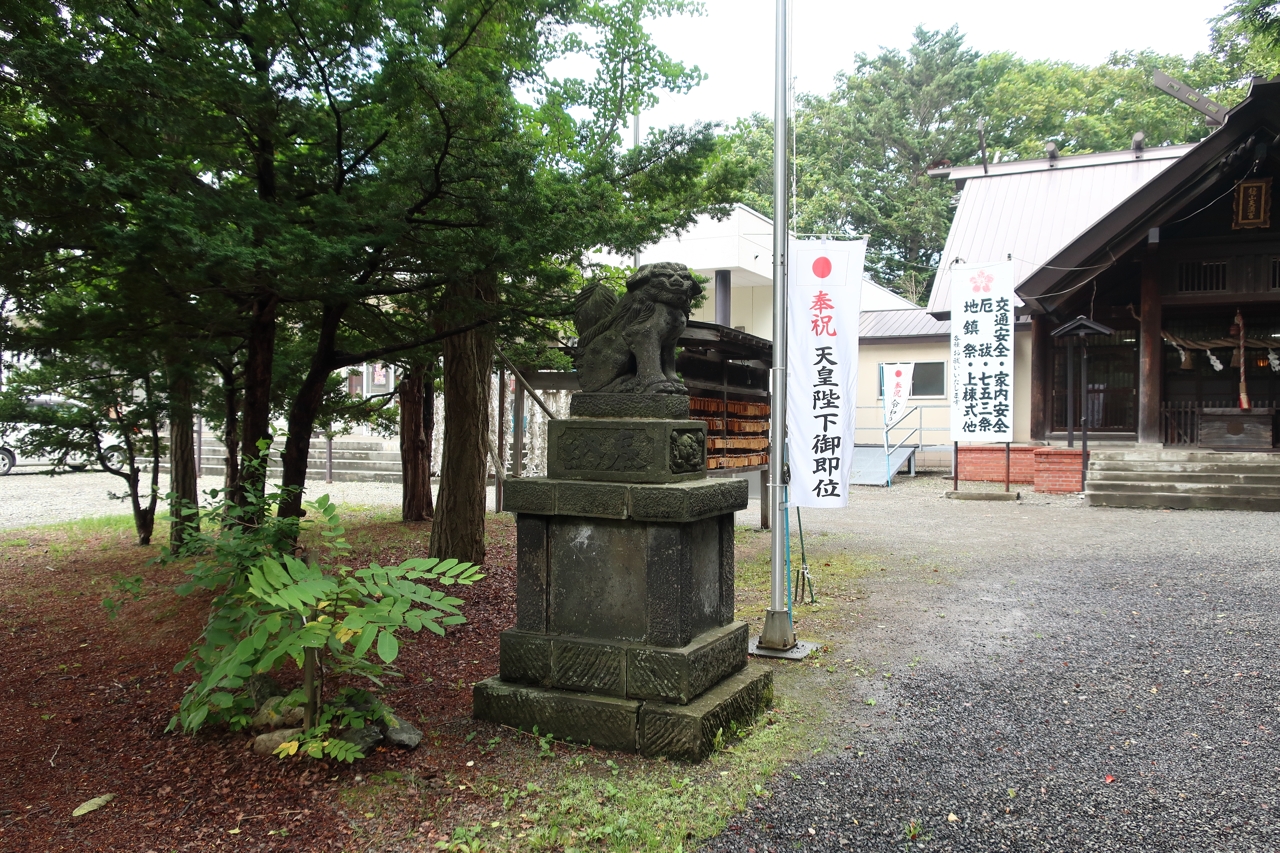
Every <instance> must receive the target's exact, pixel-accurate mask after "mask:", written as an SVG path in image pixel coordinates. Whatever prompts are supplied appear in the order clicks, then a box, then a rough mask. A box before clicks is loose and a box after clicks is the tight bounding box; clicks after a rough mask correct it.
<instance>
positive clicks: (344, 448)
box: [161, 433, 401, 488]
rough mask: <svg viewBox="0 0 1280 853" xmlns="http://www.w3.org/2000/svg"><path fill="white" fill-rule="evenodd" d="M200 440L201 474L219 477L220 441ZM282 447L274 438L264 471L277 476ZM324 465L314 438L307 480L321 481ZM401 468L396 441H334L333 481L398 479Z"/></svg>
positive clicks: (221, 461) (320, 442)
mask: <svg viewBox="0 0 1280 853" xmlns="http://www.w3.org/2000/svg"><path fill="white" fill-rule="evenodd" d="M201 443H202V447H201V451H202V453H201V456H200V476H201V477H211V478H217V479H221V478H222V476H223V472H224V471H225V468H226V457H225V456H224V453H225V451H224V450H223V447H222V442H220V441H218V440H217V439H216V438H214V437H213V436H211V435H210V434H209V433H205V435H204V438H203V441H202V442H201ZM283 451H284V442H283V441H277V442H276V443H275V444H274V445H273V446H272V448H271V456H270V457H269V458H268V465H267V472H268V473H269V474H270V475H271V476H273V477H279V476H280V473H281V470H282V469H281V465H280V454H281V453H282V452H283ZM325 466H326V463H325V441H324V439H322V438H313V439H312V440H311V450H310V452H309V453H308V454H307V481H308V482H309V483H313V484H314V483H323V482H324V480H325ZM161 470H166V471H167V470H168V464H167V463H166V464H164V465H162V466H161ZM400 470H401V469H400V448H399V443H398V442H397V441H394V440H385V441H384V440H383V439H381V438H377V437H370V438H364V439H360V438H352V437H347V436H344V437H342V438H336V439H334V441H333V480H334V482H336V483H347V482H366V483H370V482H371V483H399V482H400V479H401V474H400ZM200 485H201V488H208V487H207V486H205V485H204V483H203V482H202V483H201V484H200Z"/></svg>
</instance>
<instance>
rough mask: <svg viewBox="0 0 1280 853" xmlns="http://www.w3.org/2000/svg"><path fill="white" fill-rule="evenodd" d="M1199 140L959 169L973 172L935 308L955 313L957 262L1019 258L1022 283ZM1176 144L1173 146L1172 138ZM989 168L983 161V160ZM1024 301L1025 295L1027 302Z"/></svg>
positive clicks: (945, 255)
mask: <svg viewBox="0 0 1280 853" xmlns="http://www.w3.org/2000/svg"><path fill="white" fill-rule="evenodd" d="M1192 147H1193V146H1185V145H1179V146H1176V149H1177V150H1176V151H1174V150H1169V149H1157V150H1159V151H1161V152H1162V153H1163V154H1164V155H1176V156H1160V157H1143V158H1142V159H1137V158H1135V157H1134V156H1133V153H1132V152H1129V156H1128V157H1127V158H1124V159H1121V160H1119V161H1118V162H1117V161H1116V160H1115V159H1114V158H1100V157H1098V156H1097V155H1080V157H1079V158H1078V160H1079V162H1073V161H1076V160H1077V158H1075V157H1062V158H1059V159H1058V160H1057V161H1056V163H1057V164H1058V165H1055V166H1052V167H1050V166H1049V161H1048V160H1039V161H1035V162H1037V163H1039V164H1041V165H1040V168H1039V169H1036V170H1033V171H1016V172H1003V173H993V174H990V175H981V174H978V175H973V174H968V172H969V170H968V169H966V174H964V175H963V176H961V175H959V174H957V172H958V170H953V171H952V172H951V175H952V177H953V178H957V179H958V178H960V177H964V178H967V180H966V182H965V187H964V190H963V191H962V192H961V196H960V206H959V208H958V209H957V210H956V216H955V219H954V221H952V223H951V231H950V232H949V233H948V234H947V243H946V247H945V248H944V249H943V250H942V262H941V264H940V265H939V268H938V272H937V275H936V276H935V278H934V283H933V291H932V293H931V294H930V296H929V308H928V311H929V313H930V314H933V315H934V316H935V317H949V316H950V315H951V274H950V270H951V265H952V264H953V263H966V264H982V263H994V262H996V261H1003V260H1007V259H1009V258H1010V257H1012V260H1013V262H1014V265H1015V266H1014V280H1015V286H1016V285H1019V284H1022V282H1023V281H1025V280H1026V279H1027V278H1028V277H1029V276H1030V275H1032V274H1033V273H1034V272H1036V270H1038V269H1040V266H1041V265H1042V264H1044V263H1045V262H1046V261H1048V260H1049V259H1051V258H1052V257H1053V256H1054V255H1056V254H1058V252H1060V251H1061V250H1062V249H1063V247H1064V246H1066V245H1068V244H1069V243H1071V242H1072V241H1073V240H1075V239H1076V238H1077V237H1079V236H1080V235H1081V234H1083V233H1084V232H1085V231H1086V230H1088V229H1089V227H1090V226H1092V225H1093V224H1094V223H1095V222H1097V221H1098V220H1099V219H1101V218H1102V217H1103V216H1105V215H1106V214H1107V213H1109V212H1110V211H1111V210H1112V209H1114V208H1115V207H1116V206H1117V205H1118V204H1120V203H1121V202H1123V201H1124V200H1125V199H1126V198H1128V197H1129V196H1131V195H1133V193H1135V192H1137V191H1138V190H1139V189H1141V188H1142V187H1143V186H1145V185H1146V184H1147V183H1148V182H1149V181H1151V180H1152V179H1153V178H1155V177H1156V175H1159V174H1160V173H1161V172H1163V171H1164V170H1165V169H1167V168H1169V166H1170V165H1172V164H1173V163H1175V162H1177V157H1178V156H1181V155H1182V154H1183V153H1185V152H1186V151H1188V150H1190V149H1191V148H1192ZM1171 148H1173V146H1171ZM978 168H979V169H981V167H980V166H979V167H978ZM1019 304H1021V303H1019Z"/></svg>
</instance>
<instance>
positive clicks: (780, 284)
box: [759, 0, 796, 649]
mask: <svg viewBox="0 0 1280 853" xmlns="http://www.w3.org/2000/svg"><path fill="white" fill-rule="evenodd" d="M777 5H778V9H777V11H778V21H777V34H776V35H777V41H776V44H775V46H774V69H773V86H774V90H773V370H772V371H771V372H772V376H773V399H772V403H773V406H772V407H771V408H770V410H769V437H770V447H769V499H770V501H769V502H770V515H771V518H770V539H771V541H770V545H771V548H770V564H769V566H770V572H769V584H770V590H769V609H768V610H766V611H765V614H764V630H763V631H762V632H761V634H760V642H759V645H760V646H761V647H763V648H766V649H789V648H791V647H792V646H794V645H795V644H796V634H795V630H794V628H793V627H792V624H791V611H790V610H789V609H788V607H787V592H786V586H787V564H786V549H787V540H786V529H785V528H786V525H785V522H784V519H785V517H786V516H785V513H786V512H787V508H786V507H785V506H783V500H782V494H783V492H782V483H783V481H782V476H783V465H784V464H785V459H784V454H783V450H784V448H785V447H786V425H787V236H788V235H787V222H788V216H787V192H788V190H789V188H790V183H789V181H788V171H789V170H788V169H787V0H777Z"/></svg>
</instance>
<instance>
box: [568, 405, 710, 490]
mask: <svg viewBox="0 0 1280 853" xmlns="http://www.w3.org/2000/svg"><path fill="white" fill-rule="evenodd" d="M607 396H620V395H607ZM706 472H707V425H706V424H704V423H703V422H702V421H688V420H680V421H677V420H658V419H651V420H610V419H607V418H569V419H567V420H555V421H551V422H550V423H549V424H548V425H547V476H548V477H550V478H551V479H553V480H592V481H596V482H623V483H677V482H680V481H682V480H693V479H701V478H703V477H705V476H706Z"/></svg>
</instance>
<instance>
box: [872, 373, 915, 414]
mask: <svg viewBox="0 0 1280 853" xmlns="http://www.w3.org/2000/svg"><path fill="white" fill-rule="evenodd" d="M915 372H916V363H915V362H914V361H908V362H903V363H901V364H882V365H880V384H881V386H882V388H883V392H884V425H885V426H889V425H890V424H893V423H895V422H896V421H897V420H898V418H900V417H902V413H903V412H905V411H906V410H907V398H908V397H910V396H911V380H912V379H913V378H914V376H915Z"/></svg>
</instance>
